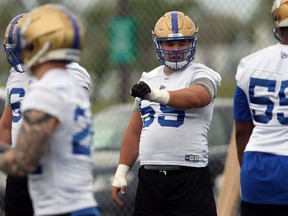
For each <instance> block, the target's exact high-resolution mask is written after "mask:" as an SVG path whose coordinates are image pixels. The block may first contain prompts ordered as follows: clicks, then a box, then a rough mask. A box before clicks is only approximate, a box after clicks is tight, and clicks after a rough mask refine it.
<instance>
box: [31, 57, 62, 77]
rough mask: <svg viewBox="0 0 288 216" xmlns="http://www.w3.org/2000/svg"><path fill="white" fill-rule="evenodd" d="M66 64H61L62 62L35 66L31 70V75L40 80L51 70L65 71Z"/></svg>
mask: <svg viewBox="0 0 288 216" xmlns="http://www.w3.org/2000/svg"><path fill="white" fill-rule="evenodd" d="M66 64H67V62H63V61H53V62H45V63H43V64H40V65H37V66H36V67H35V68H33V69H31V70H32V73H33V75H34V76H35V77H36V78H37V79H41V78H42V77H43V76H44V74H45V73H46V72H47V71H49V70H51V69H53V68H62V69H65V68H66Z"/></svg>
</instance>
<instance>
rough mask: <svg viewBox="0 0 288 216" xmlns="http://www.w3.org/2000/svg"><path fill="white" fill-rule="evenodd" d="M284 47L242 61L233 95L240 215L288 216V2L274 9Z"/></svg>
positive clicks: (277, 1) (279, 37)
mask: <svg viewBox="0 0 288 216" xmlns="http://www.w3.org/2000/svg"><path fill="white" fill-rule="evenodd" d="M272 15H273V18H274V22H275V29H274V33H275V37H276V38H277V39H279V41H280V43H278V44H276V45H274V46H270V47H267V48H265V49H262V50H260V51H258V52H255V53H253V54H251V55H249V56H247V57H245V58H243V59H242V60H241V61H240V63H239V66H238V69H237V74H236V81H237V87H236V90H235V95H234V119H235V123H236V124H235V125H236V144H237V153H238V159H239V164H240V166H241V174H240V180H241V191H242V193H241V195H242V197H241V199H242V202H241V203H242V204H241V215H242V216H252V215H253V216H257V215H261V216H262V215H288V184H287V179H288V133H287V130H288V1H287V0H282V1H281V0H276V1H274V4H273V7H272Z"/></svg>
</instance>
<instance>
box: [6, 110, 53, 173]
mask: <svg viewBox="0 0 288 216" xmlns="http://www.w3.org/2000/svg"><path fill="white" fill-rule="evenodd" d="M57 125H58V120H57V119H55V118H54V117H52V116H50V115H49V114H47V113H43V112H40V111H33V110H32V111H26V112H25V113H24V114H23V124H22V127H21V129H20V131H19V134H18V138H17V143H16V146H15V148H13V149H10V150H9V151H7V152H6V153H5V154H2V155H0V169H1V170H3V171H4V172H6V173H8V174H11V175H18V176H25V175H27V174H28V173H31V172H33V171H35V170H36V168H37V166H38V164H39V161H40V159H41V157H42V156H43V154H44V153H45V152H46V151H47V149H48V147H49V140H50V136H51V134H52V133H53V131H54V129H55V128H56V126H57Z"/></svg>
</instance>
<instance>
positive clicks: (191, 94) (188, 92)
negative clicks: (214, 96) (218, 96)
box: [167, 84, 211, 109]
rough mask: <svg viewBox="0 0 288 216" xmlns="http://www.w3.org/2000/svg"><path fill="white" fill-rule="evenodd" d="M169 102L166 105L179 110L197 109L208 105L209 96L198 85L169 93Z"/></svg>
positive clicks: (204, 89) (202, 87)
mask: <svg viewBox="0 0 288 216" xmlns="http://www.w3.org/2000/svg"><path fill="white" fill-rule="evenodd" d="M169 94H170V100H169V102H168V104H167V105H169V106H171V107H175V108H180V109H190V108H199V107H204V106H206V105H208V104H209V103H210V101H211V96H210V94H209V92H208V91H207V89H206V88H205V87H204V86H202V85H198V84H194V85H191V86H190V87H189V88H184V89H180V90H176V91H169Z"/></svg>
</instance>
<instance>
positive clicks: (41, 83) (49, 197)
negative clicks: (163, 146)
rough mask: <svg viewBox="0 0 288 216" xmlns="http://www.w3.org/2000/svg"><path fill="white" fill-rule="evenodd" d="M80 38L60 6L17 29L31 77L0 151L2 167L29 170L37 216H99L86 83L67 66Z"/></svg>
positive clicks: (41, 10)
mask: <svg viewBox="0 0 288 216" xmlns="http://www.w3.org/2000/svg"><path fill="white" fill-rule="evenodd" d="M51 22H54V24H53V25H49V24H48V23H51ZM35 29H37V31H35ZM38 30H39V31H38ZM83 37H84V29H83V27H82V25H81V23H80V21H79V20H78V18H77V17H76V16H75V15H74V14H72V13H71V12H70V11H69V10H67V9H66V8H64V7H62V6H60V5H43V6H40V7H38V8H35V9H34V10H32V11H31V12H29V13H28V14H27V16H25V17H24V20H23V23H22V24H21V25H20V26H19V27H18V30H17V41H16V44H17V46H16V47H17V48H18V53H19V54H20V56H21V57H22V59H23V63H24V64H25V68H28V69H30V71H31V73H32V75H33V76H35V77H36V79H35V80H34V81H33V83H32V84H31V85H29V90H28V91H27V92H26V93H25V97H24V99H23V101H21V107H20V111H21V114H22V123H21V128H20V130H19V133H18V136H17V138H16V144H15V146H14V148H12V149H9V150H6V149H5V145H4V144H3V143H1V147H2V150H3V151H4V150H6V152H5V153H4V154H2V155H0V169H1V170H3V171H5V172H7V173H8V174H9V175H17V176H26V175H28V183H29V193H30V195H31V199H32V203H33V208H34V214H35V215H36V216H38V215H39V216H42V215H77V216H87V215H89V216H92V215H93V216H99V215H100V213H99V209H98V208H97V203H96V201H95V199H94V196H93V192H92V188H91V185H90V182H91V179H92V173H91V171H92V170H91V168H92V158H91V140H92V116H91V115H92V114H91V110H90V101H89V95H88V94H87V88H89V83H86V82H85V81H84V82H82V81H81V83H82V84H84V87H85V88H86V89H83V88H82V87H80V85H79V84H77V83H76V82H75V78H73V76H71V70H75V71H74V72H76V73H75V74H76V75H77V77H78V78H77V81H79V77H81V76H82V75H83V74H82V73H80V71H81V70H82V68H81V67H80V66H79V65H78V64H76V63H70V62H71V61H73V62H77V61H79V58H80V53H81V51H80V50H81V49H82V43H83ZM75 74H74V75H75ZM84 76H86V75H84ZM74 77H75V76H74ZM81 83H80V84H81Z"/></svg>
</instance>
